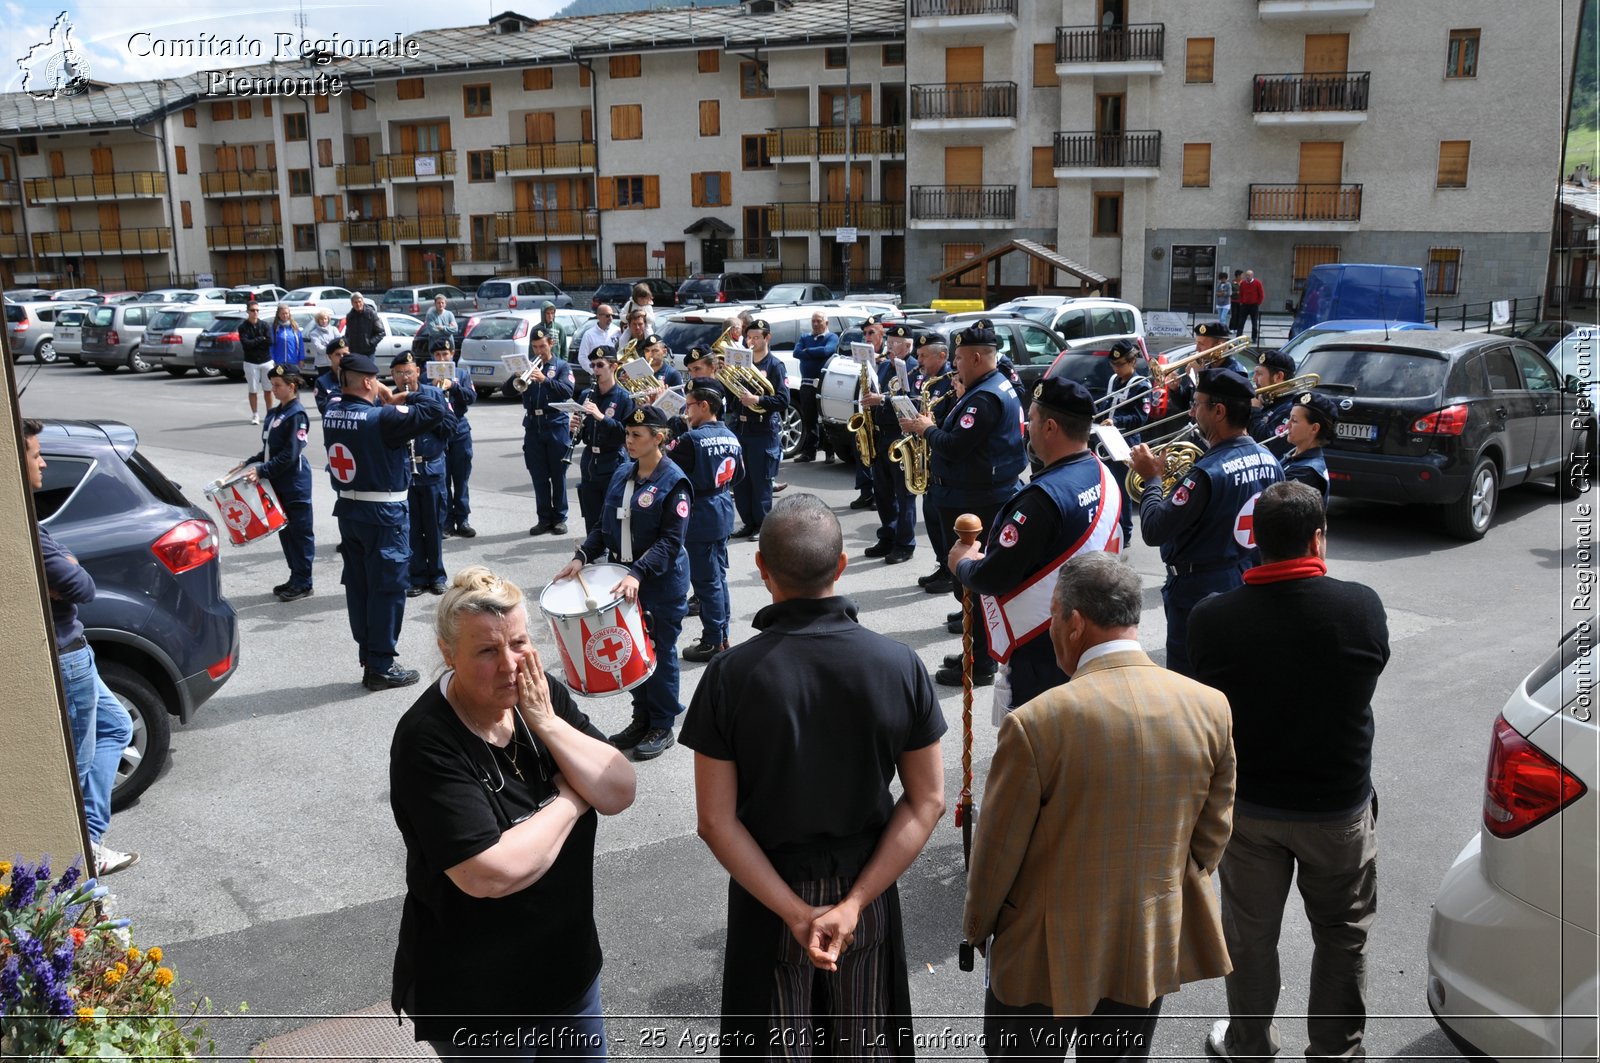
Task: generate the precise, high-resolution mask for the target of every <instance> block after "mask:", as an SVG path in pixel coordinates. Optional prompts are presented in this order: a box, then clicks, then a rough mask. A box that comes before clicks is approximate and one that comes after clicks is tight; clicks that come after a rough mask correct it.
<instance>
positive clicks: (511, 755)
mask: <svg viewBox="0 0 1600 1063" xmlns="http://www.w3.org/2000/svg"><path fill="white" fill-rule="evenodd" d="M480 741H483V744H484V745H488V744H489V743H488V742H487V741H486V740H481V739H480ZM502 752H504V753H505V755H506V759H507V760H509V761H510V762H511V773H512V774H513V775H515V776H516V777H517V778H519V779H522V780H523V781H524V782H526V781H527V780H526V779H523V775H522V769H521V768H519V767H517V736H516V732H515V730H514V729H513V731H512V735H511V741H509V742H507V743H506V746H505V749H504V750H502Z"/></svg>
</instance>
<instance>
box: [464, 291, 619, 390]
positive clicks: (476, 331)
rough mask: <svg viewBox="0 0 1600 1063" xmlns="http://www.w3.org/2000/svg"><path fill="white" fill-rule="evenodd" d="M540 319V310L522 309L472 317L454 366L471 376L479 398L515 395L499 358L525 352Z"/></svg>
mask: <svg viewBox="0 0 1600 1063" xmlns="http://www.w3.org/2000/svg"><path fill="white" fill-rule="evenodd" d="M542 316H543V313H542V311H540V310H537V309H533V310H527V309H524V310H493V311H490V312H489V313H486V314H477V315H475V316H474V317H473V319H472V327H471V329H470V330H469V331H468V332H467V335H466V337H465V338H464V339H462V341H461V357H460V358H459V359H458V360H457V364H458V365H461V366H463V367H465V368H466V370H467V371H468V372H469V373H471V374H472V386H473V387H474V388H476V389H477V391H478V398H480V399H487V398H489V397H490V396H492V395H493V394H494V393H495V392H496V391H500V392H503V393H504V394H505V395H506V397H507V398H515V397H516V392H514V391H513V390H512V389H511V388H510V387H508V386H507V385H508V384H509V383H510V380H511V371H510V370H509V369H507V368H506V366H505V363H504V362H502V361H501V360H500V359H501V357H502V356H503V355H507V354H527V353H528V333H529V331H531V330H532V329H533V327H534V326H535V325H537V324H538V323H539V320H540V318H541V317H542ZM575 368H576V367H575ZM584 371H585V375H587V372H588V366H584Z"/></svg>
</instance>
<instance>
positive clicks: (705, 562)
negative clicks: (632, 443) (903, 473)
mask: <svg viewBox="0 0 1600 1063" xmlns="http://www.w3.org/2000/svg"><path fill="white" fill-rule="evenodd" d="M687 397H688V404H687V405H686V406H685V407H684V418H685V421H686V423H687V425H688V431H686V432H684V433H682V434H680V435H677V436H676V437H675V438H674V439H673V440H672V442H671V443H668V444H667V456H668V457H670V458H671V459H672V460H673V461H675V462H677V463H678V465H679V467H681V468H682V469H683V471H684V473H685V474H686V475H687V476H688V477H689V486H690V487H691V488H693V490H694V503H693V506H692V507H691V509H690V513H689V526H688V530H687V531H686V532H685V533H684V545H685V548H686V549H687V550H688V552H689V579H690V581H691V582H692V583H693V584H694V592H695V596H696V598H697V599H698V600H699V603H700V608H699V613H700V629H701V630H700V641H699V643H697V644H696V645H693V646H690V647H689V648H688V649H686V650H684V651H683V659H684V660H686V661H709V660H711V658H713V657H715V656H716V655H717V654H719V653H721V652H722V651H723V650H725V649H727V648H728V536H729V534H731V533H732V531H733V494H732V490H733V485H734V484H736V483H738V482H739V481H740V480H741V479H743V478H744V453H743V448H742V447H741V446H740V445H739V437H738V436H736V435H734V434H733V433H732V432H731V431H729V430H728V426H727V425H725V424H723V423H722V422H721V420H719V418H720V417H721V416H722V403H723V400H724V399H725V398H726V397H727V391H726V390H725V389H724V388H723V386H722V384H721V382H719V381H717V380H715V379H704V378H695V379H693V380H691V381H690V382H689V391H688V396H687Z"/></svg>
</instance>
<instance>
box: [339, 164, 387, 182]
mask: <svg viewBox="0 0 1600 1063" xmlns="http://www.w3.org/2000/svg"><path fill="white" fill-rule="evenodd" d="M384 174H385V169H384V166H383V164H382V163H377V162H342V163H340V164H339V165H338V167H337V168H336V169H335V170H334V180H335V181H337V182H338V184H339V187H340V188H353V187H360V186H363V185H381V184H383V178H384Z"/></svg>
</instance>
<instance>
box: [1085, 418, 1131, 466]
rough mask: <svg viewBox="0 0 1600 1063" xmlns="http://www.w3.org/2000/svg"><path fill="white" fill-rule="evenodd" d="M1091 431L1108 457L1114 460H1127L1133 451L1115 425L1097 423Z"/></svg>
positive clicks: (1124, 461)
mask: <svg viewBox="0 0 1600 1063" xmlns="http://www.w3.org/2000/svg"><path fill="white" fill-rule="evenodd" d="M1093 432H1094V434H1095V436H1096V437H1097V438H1098V439H1099V440H1100V446H1101V447H1103V448H1104V449H1105V452H1106V456H1107V457H1108V458H1110V459H1111V460H1112V461H1116V462H1122V463H1126V462H1127V460H1128V456H1129V455H1130V454H1132V453H1133V448H1132V447H1130V446H1128V441H1127V440H1126V439H1124V438H1122V433H1121V432H1119V431H1117V429H1116V426H1114V425H1109V424H1097V425H1095V426H1094V428H1093Z"/></svg>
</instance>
